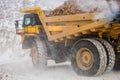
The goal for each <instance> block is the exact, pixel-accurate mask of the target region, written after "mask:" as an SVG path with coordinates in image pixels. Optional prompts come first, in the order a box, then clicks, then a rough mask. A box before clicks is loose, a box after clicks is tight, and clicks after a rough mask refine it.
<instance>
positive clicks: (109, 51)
mask: <svg viewBox="0 0 120 80" xmlns="http://www.w3.org/2000/svg"><path fill="white" fill-rule="evenodd" d="M97 40H98V41H99V42H101V43H102V45H103V46H104V48H105V50H106V55H107V66H106V72H109V71H111V70H112V69H113V67H114V64H115V52H114V49H113V47H112V45H111V44H110V43H108V42H107V41H105V40H103V39H97Z"/></svg>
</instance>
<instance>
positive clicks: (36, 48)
mask: <svg viewBox="0 0 120 80" xmlns="http://www.w3.org/2000/svg"><path fill="white" fill-rule="evenodd" d="M31 55H32V62H33V65H34V67H35V68H37V69H43V68H46V66H47V47H46V44H45V42H44V40H35V41H34V42H33V45H32V49H31Z"/></svg>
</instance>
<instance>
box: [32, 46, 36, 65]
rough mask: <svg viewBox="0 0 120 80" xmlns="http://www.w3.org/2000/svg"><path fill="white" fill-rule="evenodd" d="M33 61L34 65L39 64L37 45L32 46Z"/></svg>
mask: <svg viewBox="0 0 120 80" xmlns="http://www.w3.org/2000/svg"><path fill="white" fill-rule="evenodd" d="M32 61H33V64H34V65H36V64H37V49H36V47H33V48H32Z"/></svg>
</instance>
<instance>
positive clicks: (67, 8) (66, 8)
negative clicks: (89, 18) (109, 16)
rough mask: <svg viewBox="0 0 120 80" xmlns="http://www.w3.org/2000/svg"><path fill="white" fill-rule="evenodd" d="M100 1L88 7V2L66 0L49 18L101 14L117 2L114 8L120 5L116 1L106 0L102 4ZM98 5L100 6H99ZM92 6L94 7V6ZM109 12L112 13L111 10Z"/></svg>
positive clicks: (117, 0) (119, 1)
mask: <svg viewBox="0 0 120 80" xmlns="http://www.w3.org/2000/svg"><path fill="white" fill-rule="evenodd" d="M100 1H101V0H100ZM100 1H94V0H93V1H92V2H91V3H90V5H86V4H87V3H88V2H87V3H84V2H83V1H81V0H66V1H65V2H64V4H63V5H61V6H59V7H57V8H56V9H54V10H52V11H51V12H50V14H49V15H48V16H59V15H71V14H79V13H86V12H89V13H93V12H97V13H100V12H105V9H108V10H109V8H111V7H110V6H111V5H114V3H115V2H117V4H115V5H114V6H116V5H117V6H118V4H120V0H115V1H110V0H106V2H105V1H104V2H100ZM82 2H83V6H81V5H82ZM111 2H112V4H111ZM97 4H99V5H97ZM92 5H94V6H92ZM100 5H103V7H104V8H103V7H100ZM119 7H120V6H119ZM86 9H87V10H86ZM108 10H107V11H108ZM107 11H106V12H107ZM108 12H110V10H109V11H108Z"/></svg>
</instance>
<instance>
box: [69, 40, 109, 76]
mask: <svg viewBox="0 0 120 80" xmlns="http://www.w3.org/2000/svg"><path fill="white" fill-rule="evenodd" d="M72 53H73V56H72V59H71V62H72V66H73V69H74V71H75V72H76V73H77V74H78V75H85V76H96V75H100V74H102V73H104V71H105V69H106V63H107V56H106V51H105V49H104V47H103V45H102V44H101V43H100V42H98V41H97V40H93V39H82V40H80V41H78V42H77V43H76V44H75V45H74V46H73V49H72Z"/></svg>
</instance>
